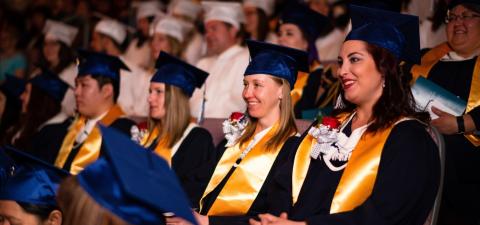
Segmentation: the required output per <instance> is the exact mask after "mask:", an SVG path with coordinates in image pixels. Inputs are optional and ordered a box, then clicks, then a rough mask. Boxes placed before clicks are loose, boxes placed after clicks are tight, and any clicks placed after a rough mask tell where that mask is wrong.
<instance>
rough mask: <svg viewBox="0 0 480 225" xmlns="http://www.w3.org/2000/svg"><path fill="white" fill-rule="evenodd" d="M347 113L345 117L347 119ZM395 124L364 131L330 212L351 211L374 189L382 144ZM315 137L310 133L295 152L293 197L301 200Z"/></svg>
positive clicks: (340, 183) (295, 199)
mask: <svg viewBox="0 0 480 225" xmlns="http://www.w3.org/2000/svg"><path fill="white" fill-rule="evenodd" d="M345 118H346V117H344V118H342V120H343V121H344V120H345ZM392 128H393V126H392V127H390V128H387V129H385V130H383V131H378V132H376V133H375V134H373V135H372V134H370V133H364V134H363V135H362V137H361V138H360V140H359V142H358V143H357V145H356V146H355V149H354V150H353V152H352V156H351V157H350V159H349V161H348V164H347V167H346V168H345V170H344V172H343V174H342V177H341V178H340V182H339V184H338V186H337V189H336V191H335V195H334V197H333V200H332V205H331V206H330V213H338V212H344V211H349V210H352V209H354V208H355V207H357V206H358V205H360V204H362V203H363V202H364V201H365V200H366V199H367V198H368V196H370V194H371V193H372V190H373V185H374V184H375V179H376V176H377V172H378V166H379V164H380V157H381V155H382V150H383V146H384V144H385V142H386V140H387V138H388V136H389V135H390V132H391V130H392ZM315 142H316V141H315V139H313V137H312V136H311V135H307V136H306V137H305V138H304V139H303V141H302V142H301V144H300V146H299V149H298V150H297V153H296V155H295V159H294V164H293V171H292V200H293V204H295V203H296V202H297V200H298V196H299V194H300V190H301V188H302V185H303V182H304V180H305V177H306V176H307V171H308V167H309V165H310V160H311V159H310V149H311V147H313V144H315Z"/></svg>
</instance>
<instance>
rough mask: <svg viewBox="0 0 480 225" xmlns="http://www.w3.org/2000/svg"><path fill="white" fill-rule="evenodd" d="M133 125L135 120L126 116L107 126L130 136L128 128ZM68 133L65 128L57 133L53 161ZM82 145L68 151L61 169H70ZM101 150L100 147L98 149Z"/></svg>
mask: <svg viewBox="0 0 480 225" xmlns="http://www.w3.org/2000/svg"><path fill="white" fill-rule="evenodd" d="M134 125H135V122H133V121H132V120H130V119H127V118H118V119H116V120H115V121H113V123H112V124H110V126H109V127H111V128H114V129H116V130H117V131H120V132H121V133H123V134H125V135H127V136H129V137H130V129H131V128H132V127H133V126H134ZM67 133H68V129H67V130H65V132H64V133H63V134H59V135H60V136H62V138H61V139H59V140H60V143H59V144H58V143H57V144H56V145H55V146H60V147H59V148H58V149H56V151H55V152H54V153H53V154H54V155H55V159H54V162H55V160H56V158H57V156H58V153H59V152H60V148H61V146H62V143H63V139H64V138H65V136H66V135H67ZM82 146H83V144H81V145H79V146H76V148H73V149H72V151H70V154H69V155H68V157H67V160H66V161H65V164H64V165H63V169H65V170H67V171H70V166H71V165H72V162H73V160H74V159H75V157H76V156H77V154H78V151H79V150H80V148H81V147H82ZM100 150H101V149H100Z"/></svg>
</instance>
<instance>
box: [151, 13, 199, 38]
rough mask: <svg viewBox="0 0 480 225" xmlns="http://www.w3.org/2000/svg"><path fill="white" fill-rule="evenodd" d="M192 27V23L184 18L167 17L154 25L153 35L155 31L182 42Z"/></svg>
mask: <svg viewBox="0 0 480 225" xmlns="http://www.w3.org/2000/svg"><path fill="white" fill-rule="evenodd" d="M191 27H192V26H191V25H189V24H187V23H186V22H184V21H183V20H180V19H177V18H174V17H165V18H163V19H161V20H160V21H158V22H157V23H156V24H155V25H154V26H153V30H152V35H153V33H162V34H166V35H169V36H171V37H173V38H175V39H177V40H178V41H179V42H180V43H182V42H183V40H185V36H186V35H187V32H188V30H190V29H191Z"/></svg>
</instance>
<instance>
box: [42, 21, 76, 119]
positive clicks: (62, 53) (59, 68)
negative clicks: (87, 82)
mask: <svg viewBox="0 0 480 225" xmlns="http://www.w3.org/2000/svg"><path fill="white" fill-rule="evenodd" d="M77 33H78V28H76V27H74V26H71V25H68V24H66V23H63V22H59V21H53V20H47V22H46V23H45V27H44V36H43V42H42V45H41V52H42V54H41V57H40V68H38V69H37V70H36V71H35V72H34V75H35V74H38V73H39V71H40V70H41V67H44V68H47V69H48V70H50V71H52V72H53V73H54V74H58V76H59V77H60V78H61V79H62V80H64V81H65V82H67V83H68V84H69V85H70V86H72V87H74V86H75V76H76V75H77V73H78V70H77V66H76V64H75V54H74V51H73V49H72V44H73V42H74V41H75V37H76V35H77ZM62 112H64V113H65V114H66V115H67V116H73V115H74V114H75V97H74V93H73V89H72V90H68V91H67V93H66V95H65V98H64V99H63V100H62Z"/></svg>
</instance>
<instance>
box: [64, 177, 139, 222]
mask: <svg viewBox="0 0 480 225" xmlns="http://www.w3.org/2000/svg"><path fill="white" fill-rule="evenodd" d="M57 202H58V205H59V206H60V209H61V210H62V213H63V222H62V224H63V225H84V224H88V225H106V224H108V225H130V223H128V222H125V221H124V220H123V219H121V218H120V217H118V216H116V215H115V214H113V213H111V212H110V211H108V210H107V209H105V208H103V207H102V206H100V205H99V204H98V203H97V202H95V200H94V199H93V198H92V197H91V196H90V195H89V194H88V193H87V192H86V191H85V190H84V189H83V188H82V187H81V186H80V184H79V183H78V180H77V178H76V177H75V176H71V177H68V178H66V179H65V180H64V181H63V182H62V183H61V185H60V187H59V188H58V191H57Z"/></svg>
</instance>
